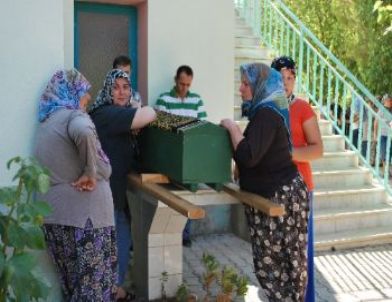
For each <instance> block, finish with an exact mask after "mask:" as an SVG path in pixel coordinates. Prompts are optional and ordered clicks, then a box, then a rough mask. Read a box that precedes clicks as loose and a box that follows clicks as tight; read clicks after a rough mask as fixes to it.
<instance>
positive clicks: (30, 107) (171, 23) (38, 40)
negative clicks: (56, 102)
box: [0, 0, 234, 186]
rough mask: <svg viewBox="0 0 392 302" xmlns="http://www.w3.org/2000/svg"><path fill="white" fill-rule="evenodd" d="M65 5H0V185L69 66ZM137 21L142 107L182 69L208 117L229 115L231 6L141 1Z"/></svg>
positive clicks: (225, 0)
mask: <svg viewBox="0 0 392 302" xmlns="http://www.w3.org/2000/svg"><path fill="white" fill-rule="evenodd" d="M73 3H74V1H73V0H62V1H53V0H25V1H13V0H5V1H2V2H1V9H0V36H1V40H2V47H0V79H1V81H0V89H1V92H2V93H1V95H0V103H1V105H2V110H1V112H0V122H1V131H0V142H1V144H0V146H1V147H0V171H1V173H0V186H4V185H7V184H9V183H10V177H11V175H12V173H8V172H6V171H5V163H6V161H7V160H8V159H9V158H11V157H13V156H15V155H22V156H28V155H30V154H31V150H32V146H33V141H34V132H35V129H36V126H37V119H36V117H37V104H38V98H39V96H40V94H41V92H42V90H43V89H44V87H45V85H46V82H47V81H48V79H49V77H50V75H51V74H52V73H53V72H54V71H55V70H56V69H58V68H63V67H67V68H70V67H72V66H73V47H74V45H73V44H74V43H73ZM139 17H142V18H140V19H141V20H143V22H142V21H141V22H139V43H140V45H139V48H140V50H141V51H143V55H140V58H139V59H140V61H141V62H142V63H143V64H142V65H139V71H138V73H139V77H140V80H143V82H144V83H143V84H141V85H140V86H141V87H139V89H141V90H142V92H143V94H144V96H147V95H148V98H147V100H148V102H149V104H151V105H152V104H154V103H155V100H156V98H157V96H158V95H159V93H161V92H163V91H166V90H168V89H170V88H171V87H172V85H173V76H174V73H175V70H176V68H177V67H178V66H179V65H181V64H189V65H190V66H192V68H193V69H194V72H195V77H194V81H193V85H192V88H191V90H193V91H195V92H197V93H199V94H201V96H202V97H203V99H204V101H205V104H206V109H207V113H208V115H209V119H210V120H212V121H216V122H218V121H219V120H220V119H221V118H223V117H231V116H233V85H234V80H233V79H234V75H233V72H234V68H233V66H234V34H233V32H234V9H233V2H232V1H231V0H214V1H211V0H197V1H195V0H149V1H148V2H142V3H141V4H140V5H139ZM146 17H147V18H148V20H147V21H146V22H145V18H146ZM146 33H148V37H147V39H146V37H145V35H146ZM140 53H141V52H139V54H140Z"/></svg>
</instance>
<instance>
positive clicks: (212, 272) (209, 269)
mask: <svg viewBox="0 0 392 302" xmlns="http://www.w3.org/2000/svg"><path fill="white" fill-rule="evenodd" d="M202 262H203V265H204V268H205V269H206V271H205V273H204V274H203V287H204V289H205V290H206V296H205V298H204V301H209V299H210V297H211V291H210V288H211V285H212V283H213V282H214V281H216V280H217V277H218V268H219V262H218V261H217V260H216V259H215V257H214V256H212V255H209V254H205V253H203V258H202Z"/></svg>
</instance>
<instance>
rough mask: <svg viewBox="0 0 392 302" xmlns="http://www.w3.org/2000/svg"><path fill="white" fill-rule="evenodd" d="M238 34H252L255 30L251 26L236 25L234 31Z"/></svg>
mask: <svg viewBox="0 0 392 302" xmlns="http://www.w3.org/2000/svg"><path fill="white" fill-rule="evenodd" d="M234 33H235V35H236V36H251V35H253V31H252V29H251V28H250V27H249V26H240V27H236V28H235V31H234Z"/></svg>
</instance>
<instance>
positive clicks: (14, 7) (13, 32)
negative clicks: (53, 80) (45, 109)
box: [0, 0, 73, 186]
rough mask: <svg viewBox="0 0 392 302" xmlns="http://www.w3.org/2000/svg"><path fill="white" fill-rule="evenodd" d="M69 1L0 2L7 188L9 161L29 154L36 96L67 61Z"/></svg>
mask: <svg viewBox="0 0 392 302" xmlns="http://www.w3.org/2000/svg"><path fill="white" fill-rule="evenodd" d="M72 3H73V1H72V0H56V1H54V0H23V1H15V0H2V1H1V9H0V40H1V47H0V79H1V80H0V91H1V94H0V106H1V110H0V125H1V130H0V186H4V185H8V184H10V179H11V175H12V173H9V172H6V167H5V164H6V162H7V160H8V159H10V158H11V157H14V156H16V155H21V156H28V155H30V154H31V150H32V145H33V140H34V133H35V130H36V126H37V108H38V99H39V96H40V94H41V93H42V91H43V89H44V87H45V84H46V83H47V81H48V80H49V77H50V75H51V74H52V73H53V72H54V71H55V70H56V69H58V68H61V67H63V66H64V63H65V58H64V54H65V47H64V37H65V34H64V31H65V28H64V19H65V18H67V19H68V20H69V18H73V17H72V16H73V13H72V8H71V9H69V5H70V4H72ZM67 6H68V13H66V12H65V10H64V7H67ZM70 13H71V15H69V14H70ZM71 24H72V21H71ZM68 36H69V35H68ZM68 64H69V62H68Z"/></svg>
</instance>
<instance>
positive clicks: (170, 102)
mask: <svg viewBox="0 0 392 302" xmlns="http://www.w3.org/2000/svg"><path fill="white" fill-rule="evenodd" d="M192 80H193V70H192V68H191V67H189V66H186V65H182V66H180V67H178V69H177V73H176V76H175V77H174V81H175V86H174V87H173V89H172V90H171V91H170V92H165V93H162V94H161V95H160V96H159V98H158V100H157V102H156V106H155V108H156V109H157V110H160V111H165V112H168V113H172V114H177V115H182V116H190V117H195V118H198V119H205V118H206V117H207V113H206V111H205V109H204V104H203V101H202V100H201V98H200V96H199V95H198V94H196V93H192V92H190V91H189V88H190V87H191V85H192Z"/></svg>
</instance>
